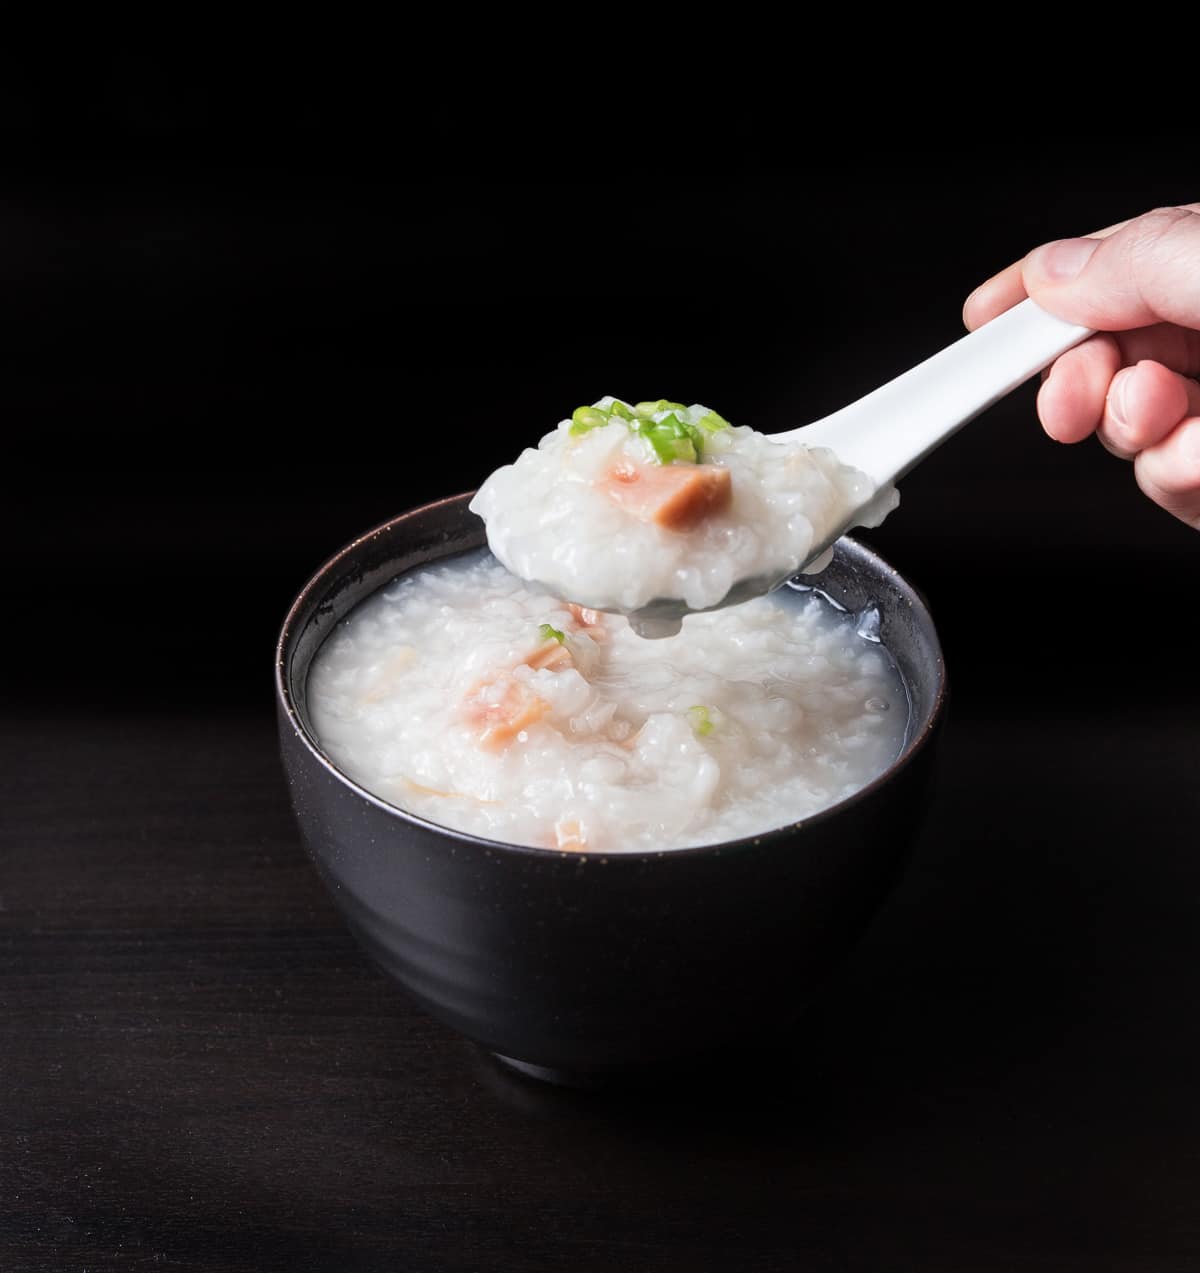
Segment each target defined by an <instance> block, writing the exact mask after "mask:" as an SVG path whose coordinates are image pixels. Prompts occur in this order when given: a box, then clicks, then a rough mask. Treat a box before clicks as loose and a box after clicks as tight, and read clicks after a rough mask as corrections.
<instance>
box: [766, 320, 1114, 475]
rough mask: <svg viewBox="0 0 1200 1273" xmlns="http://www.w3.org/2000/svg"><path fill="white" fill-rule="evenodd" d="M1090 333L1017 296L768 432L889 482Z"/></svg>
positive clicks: (777, 437)
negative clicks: (814, 415) (872, 386)
mask: <svg viewBox="0 0 1200 1273" xmlns="http://www.w3.org/2000/svg"><path fill="white" fill-rule="evenodd" d="M1091 334H1092V333H1091V331H1090V330H1089V329H1088V328H1087V327H1078V326H1076V325H1075V324H1074V323H1067V322H1064V321H1063V320H1062V319H1061V318H1055V317H1054V315H1053V314H1048V313H1046V311H1045V310H1044V309H1040V308H1039V307H1038V306H1037V305H1035V304H1034V303H1033V301H1029V300H1026V301H1022V302H1021V303H1020V304H1019V305H1016V306H1014V307H1013V308H1012V309H1010V310H1007V311H1005V313H1003V314H1001V315H1000V316H999V317H997V318H994V319H992V321H991V322H990V323H985V324H984V326H982V327H980V328H979V329H978V330H976V331H973V332H971V333H970V334H969V335H967V336H964V337H963V338H962V339H961V340H957V341H955V342H954V344H953V345H949V346H947V347H946V348H945V349H943V350H942V351H941V352H940V353H936V354H934V355H933V357H931V358H927V359H926V360H925V361H924V362H922V363H918V364H917V366H915V367H913V368H912V369H911V370H909V371H906V372H905V373H904V374H903V375H901V376H897V377H896V379H895V380H890V381H888V383H887V384H885V385H882V386H880V388H878V389H876V390H874V392H872V393H869V394H867V395H866V397H864V398H860V399H859V400H858V401H857V402H852V403H851V404H850V405H849V406H848V407H843V408H842V409H841V410H840V411H835V412H834V413H833V415H829V416H826V417H825V418H824V419H823V420H817V421H816V422H815V423H813V424H810V425H806V426H805V427H804V428H802V429H793V430H791V431H790V432H789V433H784V434H778V433H777V434H773V435H772V436H773V437H775V438H776V439H780V440H782V439H783V438H788V439H795V440H796V441H800V442H803V443H804V444H805V445H807V446H827V447H830V448H831V449H832V450H834V451H836V452H837V455H838V458H839V459H840V460H842V461H843V462H844V463H846V464H850V465H853V466H854V467H855V468H856V469H860V470H861V471H862V472H864V473H866V474H867V475H868V476H869V477H871V478H873V479H874V480H875V481H876V482H877V483H883V482H894V481H896V480H897V479H898V478H900V477H902V476H903V475H904V474H905V473H907V472H908V470H909V469H911V468H912V467H913V465H914V464H916V463H918V462H919V461H920V460H923V459H924V458H925V456H927V455H928V454H929V453H930V451H932V450H933V449H934V448H935V447H937V446H940V445H941V443H943V442H944V441H945V440H946V439H947V438H948V437H950V436H951V435H952V434H953V433H955V432H956V431H957V430H958V429H960V428H961V427H962V426H963V425H964V424H966V423H967V421H968V420H972V419H974V417H975V416H977V415H978V414H979V413H980V412H981V411H984V410H986V409H987V408H988V407H990V406H991V405H992V404H993V403H994V402H998V401H999V400H1000V399H1001V398H1003V397H1004V395H1005V394H1007V393H1011V392H1012V391H1013V390H1014V389H1015V388H1017V386H1018V385H1021V384H1023V383H1024V382H1025V381H1026V380H1028V379H1029V377H1030V376H1033V375H1035V374H1036V373H1037V372H1039V371H1041V370H1042V368H1043V367H1047V366H1049V365H1050V363H1052V362H1053V361H1054V360H1055V358H1057V357H1058V356H1059V354H1062V353H1065V352H1066V351H1067V350H1068V349H1070V348H1071V347H1072V346H1073V345H1077V344H1079V342H1080V341H1081V340H1084V339H1086V338H1087V337H1088V336H1090V335H1091Z"/></svg>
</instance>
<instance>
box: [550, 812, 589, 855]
mask: <svg viewBox="0 0 1200 1273" xmlns="http://www.w3.org/2000/svg"><path fill="white" fill-rule="evenodd" d="M554 839H555V843H556V845H557V847H558V848H560V849H565V850H567V851H569V852H574V853H579V852H582V851H583V850H584V849H586V848H587V846H588V844H587V830H586V828H585V827H584V825H583V823H582V822H581V821H580V819H579V818H559V820H558V821H557V822H556V823H555V824H554Z"/></svg>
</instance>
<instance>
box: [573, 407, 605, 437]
mask: <svg viewBox="0 0 1200 1273" xmlns="http://www.w3.org/2000/svg"><path fill="white" fill-rule="evenodd" d="M608 422H609V415H608V413H607V412H605V411H601V410H600V408H599V407H576V408H575V410H574V411H572V412H571V430H570V432H571V436H572V437H575V438H577V437H579V435H580V434H581V433H589V432H591V430H592V429H601V428H603V427H604V426H605V425H606V424H607V423H608Z"/></svg>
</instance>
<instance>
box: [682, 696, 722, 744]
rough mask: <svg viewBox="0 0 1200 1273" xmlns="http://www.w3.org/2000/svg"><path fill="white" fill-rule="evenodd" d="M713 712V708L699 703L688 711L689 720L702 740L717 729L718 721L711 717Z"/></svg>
mask: <svg viewBox="0 0 1200 1273" xmlns="http://www.w3.org/2000/svg"><path fill="white" fill-rule="evenodd" d="M711 711H712V708H711V707H705V706H704V705H703V703H697V704H696V706H695V707H689V708H688V709H687V714H688V720H689V721H690V722H691V726H692V728H693V729H694V730H695V731H696V733H697V734H699V735H700V736H701V737H702V738H703V737H704V736H705V735H706V734H711V733H712V732H713V730H714V729H716V727H717V724H716V721H714V720H713V719H712V716H711V715H710V713H711Z"/></svg>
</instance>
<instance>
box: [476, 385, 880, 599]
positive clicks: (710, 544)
mask: <svg viewBox="0 0 1200 1273" xmlns="http://www.w3.org/2000/svg"><path fill="white" fill-rule="evenodd" d="M898 502H899V495H898V494H897V492H896V490H895V488H894V487H893V486H890V485H889V486H885V487H882V488H880V487H876V485H875V483H874V482H873V481H872V480H871V479H870V478H869V477H868V476H867V475H866V474H864V473H861V472H859V471H858V470H857V469H854V468H851V467H850V466H849V465H846V464H843V463H841V462H840V461H839V460H838V458H837V456H836V455H835V454H834V453H833V452H832V451H830V450H827V449H825V448H820V447H807V446H804V445H803V444H802V443H800V442H797V441H795V440H794V439H793V440H789V441H786V442H776V441H774V440H772V439H771V437H770V436H768V435H766V434H762V433H756V432H755V431H754V430H753V429H749V428H744V427H741V428H739V427H735V426H733V425H730V424H729V423H728V421H726V420H724V419H723V418H722V417H721V416H719V415H718V414H717V413H716V412H715V411H710V410H709V409H708V408H707V407H704V406H701V405H700V404H698V403H697V404H693V405H692V406H684V405H683V404H682V403H678V402H668V401H666V400H663V399H660V400H658V401H656V402H640V403H637V404H634V405H631V404H629V403H626V402H623V401H622V400H621V399H619V398H612V397H605V398H601V399H600V400H599V401H598V402H596V403H594V404H593V405H592V406H589V407H579V408H578V409H577V410H576V411H575V412H574V413H573V415H572V416H571V418H570V419H569V420H563V421H562V422H561V423H560V424H559V425H558V427H557V428H556V429H555V430H554V431H552V432H551V433H549V434H547V435H546V436H545V437H544V438H542V440H541V442H540V443H539V445H538V447H537V449H536V450H533V449H527V450H525V451H524V452H522V454H521V455H520V456H519V457H518V459H517V460H516V461H515V463H513V464H509V465H505V466H504V467H503V468H500V469H497V470H496V472H494V473H493V474H491V476H490V477H489V478H488V479H487V481H485V482H484V483H483V485H482V486H481V487H480V489H479V491H478V492H477V493H476V495H475V498H474V499H473V500H472V501H471V509H472V511H473V512H475V513H478V514H479V516H480V517H481V518H483V520H484V522H485V523H486V524H487V535H488V544H489V545H490V547H491V549H492V551H493V553H495V555H496V557H497V558H499V560H500V561H501V562H503V564H504V565H505V566H507V567H508V568H509V570H511V571H512V572H513V573H514V574H516V575H519V576H520V577H521V578H522V579H527V580H530V581H535V582H537V583H539V584H541V585H542V586H543V587H545V588H546V589H547V590H549V591H550V592H552V593H553V594H554V595H555V596H558V597H562V598H564V599H566V600H568V601H575V602H578V603H579V604H581V605H585V606H591V607H593V608H595V609H598V610H612V611H616V612H618V613H624V614H630V613H635V612H636V611H638V610H639V609H640V608H642V607H644V606H646V605H647V603H649V602H651V601H653V600H654V599H656V598H664V599H672V600H680V601H682V602H683V603H684V604H685V605H686V606H687V607H688V608H689V609H691V610H705V609H708V608H709V607H712V606H716V605H718V604H719V603H720V602H721V601H722V600H723V599H724V597H725V595H726V594H727V593H728V592H729V590H730V588H731V587H733V585H734V584H736V583H737V582H738V581H739V580H742V579H752V578H758V577H764V578H766V579H769V580H770V581H771V582H775V581H778V580H780V579H782V578H784V577H786V576H787V575H790V574H792V573H794V572H795V571H797V570H799V569H800V567H801V566H804V565H805V564H806V563H808V562H809V559H810V557H811V556H812V552H813V549H814V547H817V546H820V545H822V544H824V543H825V542H826V541H827V540H828V539H829V538H830V537H831V536H832V535H834V534H835V533H840V532H841V531H843V530H845V529H847V528H848V523H849V521H850V520H851V518H852V515H853V514H854V512H855V510H862V511H861V512H859V514H858V515H857V517H856V518H853V521H854V524H857V525H864V526H875V525H878V524H879V523H880V522H881V521H882V520H883V519H884V517H885V516H886V515H887V514H888V513H889V512H890V511H891V510H892V509H893V508H895V506H896V504H897V503H898ZM821 565H822V563H821V562H819V561H818V562H816V563H814V564H812V565H810V566H809V569H810V570H815V569H820V568H821ZM763 590H764V591H765V587H764V589H763Z"/></svg>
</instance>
